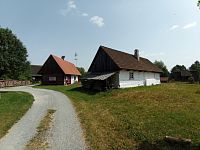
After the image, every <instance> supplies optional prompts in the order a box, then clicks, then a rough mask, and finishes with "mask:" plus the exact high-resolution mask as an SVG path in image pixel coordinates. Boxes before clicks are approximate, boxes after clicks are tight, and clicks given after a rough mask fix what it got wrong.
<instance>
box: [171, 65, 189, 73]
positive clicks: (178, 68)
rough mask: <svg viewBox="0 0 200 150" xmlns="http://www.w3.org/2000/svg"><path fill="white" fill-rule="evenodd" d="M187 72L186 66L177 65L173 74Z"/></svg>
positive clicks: (172, 71) (173, 69)
mask: <svg viewBox="0 0 200 150" xmlns="http://www.w3.org/2000/svg"><path fill="white" fill-rule="evenodd" d="M184 70H187V69H186V67H185V66H184V65H176V66H174V67H173V68H172V70H171V73H174V72H180V71H184Z"/></svg>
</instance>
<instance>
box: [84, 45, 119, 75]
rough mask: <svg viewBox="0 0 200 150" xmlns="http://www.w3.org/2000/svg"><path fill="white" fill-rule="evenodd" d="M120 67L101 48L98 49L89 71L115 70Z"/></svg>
mask: <svg viewBox="0 0 200 150" xmlns="http://www.w3.org/2000/svg"><path fill="white" fill-rule="evenodd" d="M119 69H120V68H119V67H118V66H117V65H116V64H115V62H114V61H113V60H112V59H111V58H110V56H109V55H108V54H107V53H106V52H105V51H103V50H102V49H101V48H99V49H98V51H97V53H96V55H95V57H94V59H93V61H92V63H91V65H90V67H89V69H88V72H113V71H118V70H119Z"/></svg>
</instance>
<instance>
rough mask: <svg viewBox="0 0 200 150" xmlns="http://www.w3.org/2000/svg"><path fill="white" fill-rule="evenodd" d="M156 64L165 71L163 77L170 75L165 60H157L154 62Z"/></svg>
mask: <svg viewBox="0 0 200 150" xmlns="http://www.w3.org/2000/svg"><path fill="white" fill-rule="evenodd" d="M154 64H155V65H156V66H157V67H158V68H160V69H161V70H162V71H163V73H162V74H161V77H168V76H169V71H168V69H167V66H166V65H165V64H164V62H163V61H161V60H160V61H157V60H156V61H155V62H154Z"/></svg>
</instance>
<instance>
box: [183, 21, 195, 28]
mask: <svg viewBox="0 0 200 150" xmlns="http://www.w3.org/2000/svg"><path fill="white" fill-rule="evenodd" d="M196 26H197V22H192V23H189V24H186V25H185V26H184V27H183V29H189V28H194V27H196Z"/></svg>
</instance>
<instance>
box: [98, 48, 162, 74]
mask: <svg viewBox="0 0 200 150" xmlns="http://www.w3.org/2000/svg"><path fill="white" fill-rule="evenodd" d="M100 49H102V50H104V51H105V52H106V54H108V55H109V56H110V58H111V59H112V60H113V61H114V63H115V64H116V65H117V66H118V67H119V68H120V69H130V70H137V71H148V72H158V73H161V72H162V70H161V69H159V68H158V67H157V66H156V65H154V64H153V63H152V62H151V61H149V60H148V59H146V58H142V57H140V60H139V61H138V60H137V58H136V57H135V56H134V55H132V54H128V53H125V52H121V51H118V50H114V49H111V48H108V47H104V46H100Z"/></svg>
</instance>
